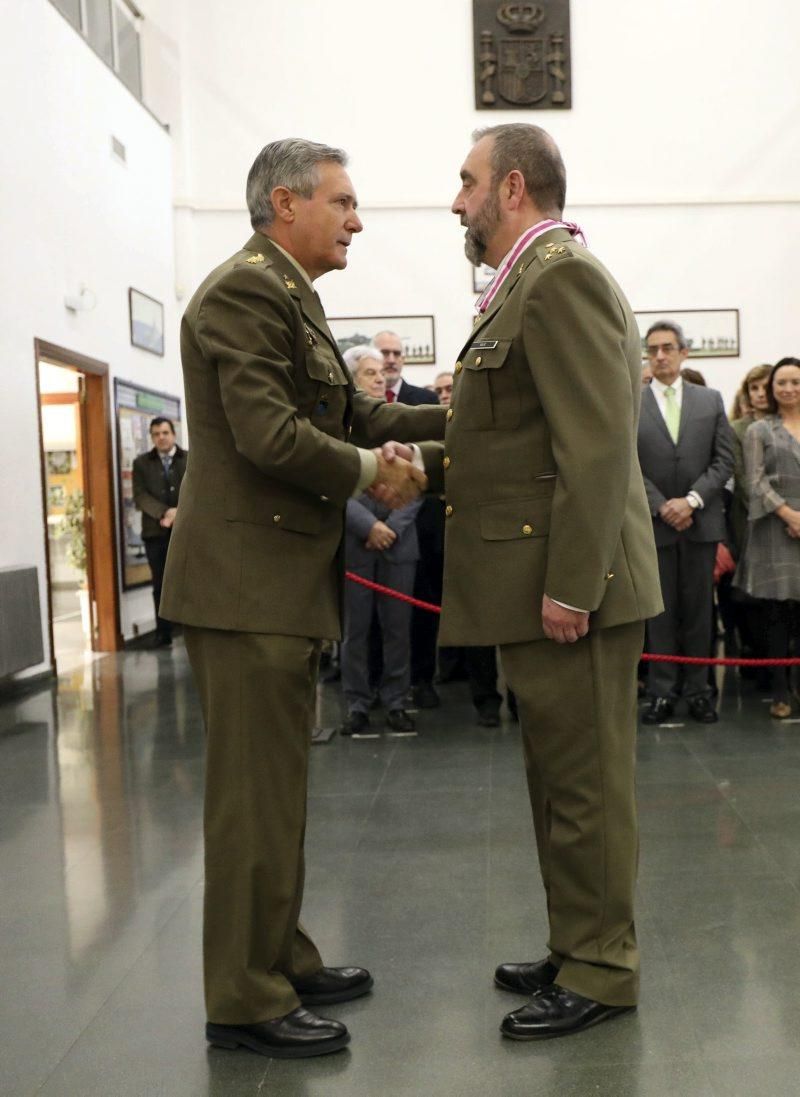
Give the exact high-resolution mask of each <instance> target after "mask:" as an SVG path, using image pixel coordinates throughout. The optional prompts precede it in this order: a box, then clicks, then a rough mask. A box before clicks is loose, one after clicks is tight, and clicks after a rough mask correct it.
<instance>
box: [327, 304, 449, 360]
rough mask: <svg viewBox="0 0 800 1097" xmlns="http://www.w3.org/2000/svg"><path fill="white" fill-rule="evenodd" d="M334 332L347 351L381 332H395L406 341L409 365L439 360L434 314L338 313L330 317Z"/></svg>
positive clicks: (404, 350) (367, 341)
mask: <svg viewBox="0 0 800 1097" xmlns="http://www.w3.org/2000/svg"><path fill="white" fill-rule="evenodd" d="M328 326H329V327H330V329H331V334H332V335H333V337H334V339H335V340H336V342H337V343H338V345H339V350H340V351H341V352H342V354H344V352H345V351H346V350H349V349H350V347H358V346H364V345H365V344H367V343H369V342H370V341H371V340H372V339H373V338H374V337H375V336H376V335H377V334H378V332H380V331H393V332H395V333H396V334H397V335H398V336H399V338H400V342H401V343H402V344H403V357H404V358H405V360H406V365H407V366H432V365H434V364H435V363H436V336H435V330H434V322H433V317H432V316H335V317H333V318H332V319H329V320H328Z"/></svg>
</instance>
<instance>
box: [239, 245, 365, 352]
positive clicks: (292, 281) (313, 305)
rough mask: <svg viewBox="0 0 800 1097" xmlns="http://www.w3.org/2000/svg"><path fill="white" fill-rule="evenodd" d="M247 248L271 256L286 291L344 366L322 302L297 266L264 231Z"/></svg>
mask: <svg viewBox="0 0 800 1097" xmlns="http://www.w3.org/2000/svg"><path fill="white" fill-rule="evenodd" d="M245 250H246V251H255V252H258V251H259V250H260V251H261V252H262V253H263V254H265V255H268V256H269V258H270V259H271V260H272V265H273V267H274V268H275V270H276V271H277V273H278V275H279V277H280V278H281V279H282V281H283V283H284V285H285V286H286V292H287V293H288V294H289V296H290V297H293V298H294V299H295V301H296V302H297V304H298V305H299V307H300V311H301V312H302V314H303V317H304V319H306V320H308V321H309V322H310V323H311V324H312V325H313V327H314V328H315V330H316V331H317V332H319V334H320V335H321V336H322V337H323V338H324V339H325V341H326V342H327V343H328V344H329V345H330V347H331V350H332V351H333V352H334V354H335V355H336V357H337V359H338V360H339V363H340V364H341V365H342V366H344V362H343V361H342V356H341V354H340V353H339V347H338V346H337V344H336V340H335V339H334V338H333V336H332V335H331V332H330V329H329V328H328V322H327V320H326V319H325V312H324V310H323V308H322V302H321V301H320V299H319V296H318V295H317V294H316V293H315V292H314V290H313V289H312V288H311V287H310V286H309V284H308V282H307V281H306V280H305V278H303V276H302V274H300V272H299V271H298V270H297V268H296V267H295V266H294V265H293V264H292V263H290V262H289V260H288V259H287V258H286V256H285V255H284V254H283V253H282V252H281V251H279V250H278V248H276V247H275V245H274V244H273V243H272V241H271V240H270V239H269V237H268V236H264V235H263V233H260V232H257V233H255V235H254V236H252V237H251V238H250V240H249V241H248V242H247V243H246V244H245ZM312 334H313V333H312Z"/></svg>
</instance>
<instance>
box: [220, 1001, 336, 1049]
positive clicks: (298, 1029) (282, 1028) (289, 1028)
mask: <svg viewBox="0 0 800 1097" xmlns="http://www.w3.org/2000/svg"><path fill="white" fill-rule="evenodd" d="M206 1040H208V1042H209V1044H211V1045H213V1046H214V1047H224V1048H228V1049H233V1048H237V1047H247V1048H250V1050H251V1051H257V1052H258V1054H259V1055H268V1056H269V1057H270V1058H271V1059H306V1058H309V1057H310V1056H312V1055H328V1054H329V1053H330V1052H332V1051H339V1050H340V1048H343V1047H345V1045H347V1044H349V1043H350V1033H349V1032H348V1031H347V1029H346V1028H345V1026H344V1025H343V1024H341V1023H340V1022H339V1021H330V1020H328V1018H327V1017H317V1015H316V1013H310V1012H309V1011H308V1010H307V1009H303V1007H302V1006H299V1007H298V1008H297V1009H293V1010H292V1012H291V1013H287V1014H286V1016H285V1017H276V1018H275V1020H274V1021H262V1022H261V1023H260V1024H257V1025H215V1024H212V1023H211V1022H210V1021H209V1022H208V1024H207V1025H206Z"/></svg>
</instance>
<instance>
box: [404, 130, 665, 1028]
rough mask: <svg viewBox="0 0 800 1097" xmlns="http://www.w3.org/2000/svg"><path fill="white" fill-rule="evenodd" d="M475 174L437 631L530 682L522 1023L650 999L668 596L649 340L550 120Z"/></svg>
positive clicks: (506, 976)
mask: <svg viewBox="0 0 800 1097" xmlns="http://www.w3.org/2000/svg"><path fill="white" fill-rule="evenodd" d="M461 180H462V186H461V189H460V190H459V192H458V195H457V197H456V199H455V201H454V203H453V207H452V208H453V212H454V213H455V214H456V215H457V216H458V217H459V218H460V220H461V223H462V225H464V226H465V227H466V229H467V233H466V252H467V256H468V258H469V259H470V260H471V261H472V262H473V263H480V262H486V263H488V264H489V265H490V266H492V267H494V268H496V270H497V274H496V276H495V279H494V281H493V282H492V284H491V286H490V287H489V289H488V290H487V291H486V293H485V294H484V295H483V297H482V298H481V299H480V301H479V302H478V316H477V317H476V323H475V326H474V328H473V331H472V335H471V337H470V338H469V339H468V341H467V343H466V344H465V346H464V348H463V350H462V352H461V355H460V356H459V360H458V362H457V363H456V366H455V374H456V376H455V385H454V391H453V396H452V402H451V406H450V409H449V410H448V413H447V415H448V425H447V431H446V435H445V451H444V458H443V464H444V484H445V489H446V515H447V518H446V530H445V578H444V596H443V611H442V617H441V626H440V635H439V641H440V643H442V644H452V645H459V644H465V645H491V644H498V645H500V656H501V659H502V664H503V670H504V672H505V676H506V680H507V682H508V685H509V686H510V687H511V689H512V690H513V691H514V693H515V694H516V697H517V702H518V706H519V716H520V724H521V731H522V738H523V744H524V752H525V762H526V768H527V776H528V785H529V791H530V800H531V806H532V809H533V818H534V826H535V832H536V843H537V847H538V854H539V864H540V868H541V873H542V878H543V882H544V888H545V892H546V896H547V910H548V916H549V954H548V955H547V957H546V958H545V959H543V960H539V961H531V962H525V963H509V964H503V965H501V966H500V967H499V968H498V969H497V972H496V976H495V978H496V983H497V985H498V986H500V987H502V988H504V989H506V990H509V991H513V992H516V993H520V994H527V995H532V997H531V999H530V1001H529V1002H528V1004H527V1005H523V1006H522V1008H520V1009H517V1010H515V1011H514V1012H513V1013H510V1014H509V1015H508V1016H507V1017H506V1018H505V1019H504V1021H503V1024H502V1026H501V1030H502V1032H503V1034H504V1035H506V1036H508V1037H511V1038H513V1039H519V1040H527V1039H540V1038H543V1037H548V1036H560V1035H564V1034H566V1033H570V1032H577V1031H579V1030H581V1029H583V1028H586V1027H587V1026H588V1025H592V1024H596V1023H598V1022H600V1021H604V1020H606V1019H608V1018H611V1017H614V1016H616V1015H618V1014H621V1013H624V1012H627V1011H629V1010H631V1009H633V1008H634V1007H635V1004H636V1001H637V995H638V972H639V954H638V951H637V945H636V934H635V929H634V913H633V900H634V885H635V878H636V862H637V821H636V808H635V800H634V754H635V736H636V673H635V672H636V664H637V661H638V659H639V656H640V654H641V651H642V644H643V632H644V626H643V621H644V619H645V618H648V617H651V616H653V614H655V613H658V612H659V611H660V609H661V598H660V593H659V586H658V570H657V564H656V554H655V547H654V543H653V534H652V522H651V520H650V515H649V511H648V507H647V500H646V497H645V491H644V486H643V482H642V476H641V473H640V471H639V465H638V461H637V456H636V426H637V419H638V412H639V397H640V389H641V380H640V375H641V342H640V338H639V334H638V331H637V327H636V322H635V320H634V316H633V314H632V312H631V309H630V306H629V305H628V302H627V301H626V299H625V296H624V294H623V293H622V290H621V289H620V288H619V286H618V285H617V283H616V282H615V281H614V279H613V278H612V277H611V275H610V274H609V273H608V272H607V271H606V270H605V268H604V267H603V266H602V265H601V264H600V263H599V261H598V260H597V259H595V258H594V256H593V255H591V254H590V252H589V251H587V249H586V247H585V246H584V245H583V242H582V239H581V236H580V235H579V231H578V230H577V227H576V226H571V225H567V224H565V223H564V222H563V221H562V220H561V218H562V211H563V208H564V200H565V190H566V175H565V171H564V165H563V162H562V160H561V156H560V154H559V152H558V149H557V148H556V146H555V144H554V142H553V141H552V139H551V138H550V137H549V136H548V135H547V134H546V133H545V132H544V131H543V130H541V129H539V128H538V127H536V126H530V125H525V124H514V125H504V126H496V127H493V128H491V129H486V130H482V131H479V132H478V133H476V134H475V144H474V146H473V148H472V151H471V152H470V153H469V155H468V156H467V159H466V161H465V162H464V165H463V167H462V169H461ZM401 452H406V453H407V451H405V450H401ZM432 486H434V487H435V486H438V485H433V484H432Z"/></svg>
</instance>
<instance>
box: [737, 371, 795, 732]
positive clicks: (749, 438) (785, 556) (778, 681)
mask: <svg viewBox="0 0 800 1097" xmlns="http://www.w3.org/2000/svg"><path fill="white" fill-rule="evenodd" d="M767 394H768V400H769V411H770V414H769V415H768V416H767V417H766V418H765V419H761V420H760V421H758V422H755V423H753V424H752V425H751V426H750V427H748V429H747V432H746V434H745V436H744V461H745V474H746V477H747V485H748V495H749V505H748V521H749V531H748V536H747V540H746V544H745V549H744V553H743V555H742V558H741V560H740V562H739V567H738V570H737V572H736V578H735V580H734V583H735V585H736V586H738V587H741V589H742V590H745V591H747V593H748V594H751V595H752V596H753V597H755V598H761V599H764V600H765V604H766V610H767V612H766V621H767V626H766V633H767V635H766V648H767V655H768V656H769V657H770V658H778V659H780V658H786V657H788V656H789V655H790V654H792V653H793V652H796V651H797V649H798V644H797V641H798V639H799V638H800V359H798V358H781V360H780V361H779V362H778V363H776V365H775V366H773V368H772V371H771V373H770V375H769V382H768V386H767ZM790 680H791V678H790V674H789V671H788V668H787V669H785V670H780V671H779V672H778V673H777V674H776V676H775V698H774V701H773V703H772V706H771V707H770V715H771V716H775V717H777V718H779V719H785V718H786V717H787V716H790V715H791V712H792V708H791V690H790Z"/></svg>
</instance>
